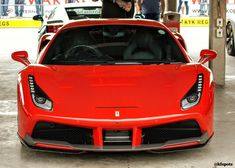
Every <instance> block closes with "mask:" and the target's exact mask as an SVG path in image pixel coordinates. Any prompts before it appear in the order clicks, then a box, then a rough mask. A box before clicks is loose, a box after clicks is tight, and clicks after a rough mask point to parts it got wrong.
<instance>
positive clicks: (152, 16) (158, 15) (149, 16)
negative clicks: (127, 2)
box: [144, 13, 160, 21]
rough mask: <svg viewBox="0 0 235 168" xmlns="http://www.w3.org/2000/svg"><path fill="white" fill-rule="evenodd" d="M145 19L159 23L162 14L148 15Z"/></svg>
mask: <svg viewBox="0 0 235 168" xmlns="http://www.w3.org/2000/svg"><path fill="white" fill-rule="evenodd" d="M144 16H145V19H152V20H156V21H159V20H160V13H146V14H144Z"/></svg>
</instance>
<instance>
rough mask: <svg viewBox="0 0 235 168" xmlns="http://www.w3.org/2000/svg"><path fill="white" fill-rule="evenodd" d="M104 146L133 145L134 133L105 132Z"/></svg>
mask: <svg viewBox="0 0 235 168" xmlns="http://www.w3.org/2000/svg"><path fill="white" fill-rule="evenodd" d="M103 143H104V145H131V143H132V131H130V130H103Z"/></svg>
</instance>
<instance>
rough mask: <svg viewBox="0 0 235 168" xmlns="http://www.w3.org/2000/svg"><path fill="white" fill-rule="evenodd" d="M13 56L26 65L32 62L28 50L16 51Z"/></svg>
mask: <svg viewBox="0 0 235 168" xmlns="http://www.w3.org/2000/svg"><path fill="white" fill-rule="evenodd" d="M11 58H12V59H13V60H15V61H18V62H20V63H22V64H24V65H25V66H28V65H29V64H30V62H29V60H28V53H27V51H16V52H13V53H12V54H11Z"/></svg>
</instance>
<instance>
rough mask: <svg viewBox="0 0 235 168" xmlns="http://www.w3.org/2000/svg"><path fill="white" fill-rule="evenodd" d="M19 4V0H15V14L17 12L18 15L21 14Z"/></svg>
mask: <svg viewBox="0 0 235 168" xmlns="http://www.w3.org/2000/svg"><path fill="white" fill-rule="evenodd" d="M18 4H19V0H15V14H16V16H19V12H18Z"/></svg>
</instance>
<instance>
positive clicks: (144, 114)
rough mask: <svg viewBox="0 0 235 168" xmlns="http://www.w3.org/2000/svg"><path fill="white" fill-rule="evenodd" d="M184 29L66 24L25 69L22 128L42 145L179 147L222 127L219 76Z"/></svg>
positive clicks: (133, 23) (24, 137) (116, 22)
mask: <svg viewBox="0 0 235 168" xmlns="http://www.w3.org/2000/svg"><path fill="white" fill-rule="evenodd" d="M182 44H183V39H182V38H181V36H180V35H177V34H173V33H172V32H171V31H170V30H169V29H168V28H167V27H166V26H164V25H163V24H161V23H158V22H155V21H150V20H141V19H139V20H138V19H110V20H107V19H106V20H105V19H104V20H103V19H99V20H92V19H91V20H79V21H75V22H72V23H68V24H66V25H64V26H63V27H62V28H61V29H60V30H59V31H58V32H57V33H56V34H55V35H54V36H53V38H52V39H51V40H50V42H49V43H48V44H47V45H46V46H45V48H43V49H42V51H41V52H40V53H39V55H38V57H37V60H36V62H35V63H30V62H29V60H28V54H27V52H26V51H18V52H14V53H13V54H12V58H13V59H14V60H16V61H19V62H21V63H23V64H24V65H25V66H26V67H25V68H24V69H23V70H21V71H20V72H19V75H18V84H17V93H18V98H17V101H18V135H19V138H20V140H21V142H22V143H23V144H24V145H26V146H28V147H30V148H34V149H47V150H62V151H66V152H68V151H69V152H76V151H142V150H154V151H162V150H172V149H178V148H188V147H197V146H202V145H204V144H206V143H207V142H208V141H209V139H210V138H211V137H212V135H213V107H214V81H213V77H212V73H211V71H210V69H208V68H207V67H206V66H204V65H203V64H204V63H206V62H207V61H208V60H211V59H213V58H215V57H216V55H217V54H216V52H214V51H211V50H202V51H201V54H200V60H199V61H198V62H197V63H194V62H192V60H191V59H190V57H189V56H188V53H187V51H186V49H185V47H184V45H182Z"/></svg>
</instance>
